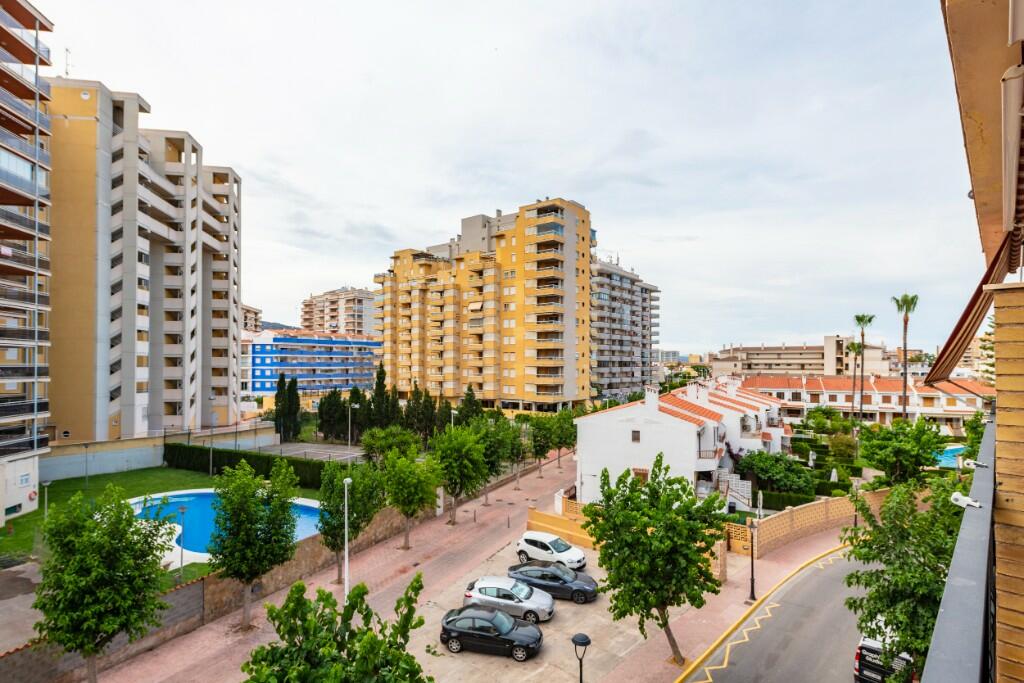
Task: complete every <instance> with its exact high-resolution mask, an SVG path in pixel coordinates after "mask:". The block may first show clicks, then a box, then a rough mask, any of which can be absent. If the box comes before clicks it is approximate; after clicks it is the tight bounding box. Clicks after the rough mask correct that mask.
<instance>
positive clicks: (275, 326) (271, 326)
mask: <svg viewBox="0 0 1024 683" xmlns="http://www.w3.org/2000/svg"><path fill="white" fill-rule="evenodd" d="M263 329H265V330H297V329H299V328H297V327H294V326H292V325H285V324H284V323H272V322H267V321H263Z"/></svg>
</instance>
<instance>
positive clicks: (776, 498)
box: [754, 491, 814, 510]
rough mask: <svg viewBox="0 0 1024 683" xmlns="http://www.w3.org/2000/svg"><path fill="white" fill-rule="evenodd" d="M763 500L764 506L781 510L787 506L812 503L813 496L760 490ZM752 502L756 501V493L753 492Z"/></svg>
mask: <svg viewBox="0 0 1024 683" xmlns="http://www.w3.org/2000/svg"><path fill="white" fill-rule="evenodd" d="M761 495H762V496H763V500H764V507H766V508H767V509H769V510H783V509H785V508H786V507H787V506H789V505H792V506H794V507H795V506H797V505H804V504H806V503H813V502H814V496H809V495H803V494H801V493H779V492H778V491H761ZM754 502H755V504H756V502H757V494H754Z"/></svg>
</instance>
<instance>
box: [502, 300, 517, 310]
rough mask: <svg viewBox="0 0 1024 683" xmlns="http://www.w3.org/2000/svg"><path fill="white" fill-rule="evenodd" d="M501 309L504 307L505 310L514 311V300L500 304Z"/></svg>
mask: <svg viewBox="0 0 1024 683" xmlns="http://www.w3.org/2000/svg"><path fill="white" fill-rule="evenodd" d="M502 309H504V310H506V311H514V310H516V305H515V303H514V302H513V303H507V304H503V305H502Z"/></svg>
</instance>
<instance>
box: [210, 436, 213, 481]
mask: <svg viewBox="0 0 1024 683" xmlns="http://www.w3.org/2000/svg"><path fill="white" fill-rule="evenodd" d="M210 476H211V477H212V476H213V437H212V436H211V437H210Z"/></svg>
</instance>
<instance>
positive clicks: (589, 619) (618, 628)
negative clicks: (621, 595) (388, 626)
mask: <svg viewBox="0 0 1024 683" xmlns="http://www.w3.org/2000/svg"><path fill="white" fill-rule="evenodd" d="M584 552H585V553H586V555H587V568H586V570H585V571H586V573H588V574H590V575H591V576H593V577H594V578H595V579H597V580H598V581H600V580H601V579H602V578H603V577H604V575H605V573H604V571H603V570H602V569H601V568H600V567H598V566H597V552H596V551H593V550H585V551H584ZM518 562H519V560H518V559H516V553H515V544H514V543H511V544H509V545H507V546H505V547H504V548H502V549H501V550H499V551H498V552H497V553H495V554H494V555H492V556H491V557H490V558H488V559H487V560H486V561H485V562H483V563H482V564H481V565H480V566H479V568H477V569H476V570H474V571H472V572H470V573H468V574H466V575H465V576H463V577H462V578H461V579H460V580H458V581H456V582H454V583H453V584H452V585H451V586H449V587H447V588H446V589H445V591H444V592H443V593H442V595H441V598H440V599H438V600H437V601H429V602H427V603H425V604H422V605H420V607H419V610H418V613H419V614H422V615H423V617H424V618H425V619H426V624H425V625H424V626H423V627H422V628H419V629H417V630H416V631H414V632H413V638H412V642H411V643H410V645H409V651H410V652H413V653H415V654H416V656H417V658H418V659H419V660H420V661H421V662H422V663H423V665H424V669H426V671H427V673H429V674H430V675H432V676H434V677H435V678H436V679H437V680H438V681H460V682H461V681H479V682H485V681H486V682H487V683H497V682H499V681H523V680H527V681H532V680H536V681H541V680H542V681H566V682H569V681H578V680H579V663H578V662H577V660H576V654H575V652H574V649H573V645H572V642H571V641H570V638H572V635H573V634H574V633H580V632H582V633H586V634H587V635H588V636H590V639H591V643H592V644H591V646H590V647H589V648H588V649H587V654H586V657H585V658H584V672H585V674H586V676H585V677H586V680H588V681H598V680H601V678H602V677H603V676H605V675H606V674H607V673H608V672H610V671H611V670H612V669H614V668H615V666H616V665H617V664H619V662H621V661H622V659H623V658H624V656H625V655H626V654H627V653H628V652H629V651H630V650H632V649H633V648H634V647H636V646H637V645H639V644H640V643H641V642H643V638H642V637H641V636H640V632H639V631H638V630H637V628H636V620H635V619H624V620H622V621H618V622H613V621H612V617H611V614H609V612H608V597H607V595H604V594H602V595H600V596H599V597H598V598H597V600H595V601H594V602H591V603H588V604H586V605H576V604H574V603H573V602H572V601H571V600H557V601H556V602H555V616H554V617H553V618H552V619H551V620H550V621H547V622H543V623H542V624H540V628H541V630H542V631H543V633H544V645H543V647H542V648H541V651H540V653H539V654H538V655H537V656H536V657H533V658H531V659H528V660H527V661H526V662H524V663H518V662H516V661H514V660H513V659H512V658H511V657H501V656H498V655H492V654H481V653H478V652H467V651H463V652H460V653H459V654H457V655H456V654H452V653H450V652H448V650H447V648H445V647H444V646H443V645H442V644H441V641H440V640H439V638H438V636H439V634H440V632H441V619H442V618H443V617H444V615H445V613H447V612H448V610H450V609H455V608H458V607H461V606H462V597H463V593H464V592H465V588H466V585H467V584H469V582H470V581H473V580H475V579H478V578H479V577H481V576H505V575H506V574H507V572H508V568H509V567H510V566H512V565H514V564H518ZM389 616H390V615H389ZM650 634H651V637H655V638H660V637H663V636H662V635H661V633H660V631H658V630H657V628H656V627H653V625H652V627H651V630H650ZM427 645H432V646H434V647H435V648H437V651H438V653H439V655H438V656H436V657H432V656H430V655H424V654H422V653H423V651H424V648H425V647H426V646H427Z"/></svg>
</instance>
